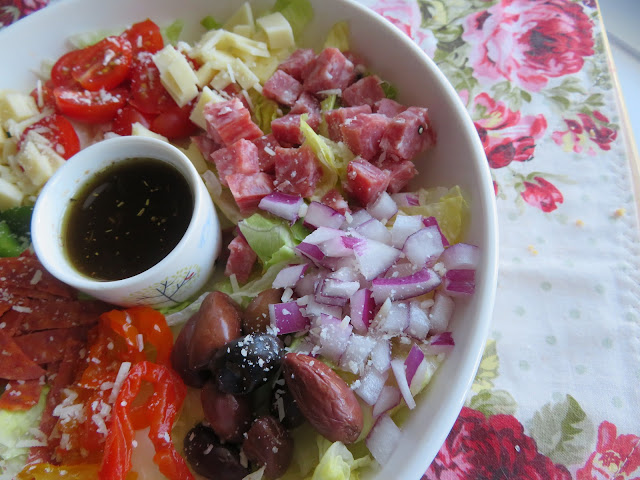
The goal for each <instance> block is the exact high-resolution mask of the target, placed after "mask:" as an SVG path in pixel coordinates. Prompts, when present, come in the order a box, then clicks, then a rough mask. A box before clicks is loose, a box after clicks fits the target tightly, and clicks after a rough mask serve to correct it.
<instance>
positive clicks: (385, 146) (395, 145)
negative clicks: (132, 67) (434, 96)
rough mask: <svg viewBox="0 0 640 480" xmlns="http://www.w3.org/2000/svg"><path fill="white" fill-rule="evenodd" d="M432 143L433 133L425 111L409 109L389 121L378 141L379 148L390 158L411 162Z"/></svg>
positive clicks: (433, 139)
mask: <svg viewBox="0 0 640 480" xmlns="http://www.w3.org/2000/svg"><path fill="white" fill-rule="evenodd" d="M434 143H435V132H433V130H432V128H431V121H430V120H429V115H428V114H427V109H426V108H423V107H409V108H407V109H406V110H405V111H404V112H402V113H399V114H398V115H396V116H395V117H394V118H393V119H391V122H390V123H389V125H388V126H387V128H386V130H385V132H384V135H383V136H382V139H381V140H380V148H381V149H382V151H384V152H386V154H387V155H390V156H391V158H398V159H400V160H411V159H412V158H413V157H415V156H416V155H417V154H418V153H420V152H422V151H424V150H426V149H427V148H429V147H430V146H431V145H433V144H434Z"/></svg>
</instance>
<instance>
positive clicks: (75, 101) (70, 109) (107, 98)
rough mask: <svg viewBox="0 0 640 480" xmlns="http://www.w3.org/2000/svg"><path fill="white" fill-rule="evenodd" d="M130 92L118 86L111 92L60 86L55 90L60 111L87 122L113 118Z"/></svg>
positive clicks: (57, 107) (100, 121)
mask: <svg viewBox="0 0 640 480" xmlns="http://www.w3.org/2000/svg"><path fill="white" fill-rule="evenodd" d="M128 95H129V92H127V90H125V89H124V88H116V89H114V90H112V91H110V92H106V91H104V90H101V91H99V92H90V91H89V90H77V89H73V88H64V87H58V88H56V89H55V90H54V91H53V96H54V97H55V100H56V109H57V110H58V112H60V113H63V114H64V115H67V116H68V117H70V118H73V119H75V120H79V121H81V122H86V123H103V122H108V121H109V120H112V119H113V118H114V117H115V116H116V113H117V112H118V110H119V109H121V108H122V107H124V105H125V103H126V102H127V97H128Z"/></svg>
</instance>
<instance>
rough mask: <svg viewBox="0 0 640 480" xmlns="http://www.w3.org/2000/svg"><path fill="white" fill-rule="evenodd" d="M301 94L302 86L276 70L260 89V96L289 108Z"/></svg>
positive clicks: (286, 74)
mask: <svg viewBox="0 0 640 480" xmlns="http://www.w3.org/2000/svg"><path fill="white" fill-rule="evenodd" d="M301 93H302V84H301V83H300V82H299V81H298V80H296V79H295V78H293V77H292V76H291V75H289V74H288V73H285V72H283V71H282V70H276V71H275V73H274V74H273V75H271V78H270V79H269V80H267V81H266V82H265V84H264V86H263V87H262V94H263V95H264V96H265V97H267V98H270V99H271V100H275V101H276V102H278V103H281V104H282V105H287V106H289V107H291V106H293V104H294V103H296V100H297V99H298V97H299V96H300V94H301Z"/></svg>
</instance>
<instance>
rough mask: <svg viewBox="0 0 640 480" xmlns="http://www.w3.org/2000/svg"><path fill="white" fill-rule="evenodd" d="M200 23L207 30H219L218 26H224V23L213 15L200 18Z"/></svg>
mask: <svg viewBox="0 0 640 480" xmlns="http://www.w3.org/2000/svg"><path fill="white" fill-rule="evenodd" d="M200 25H202V26H203V27H204V28H206V29H207V30H217V29H218V28H220V27H222V24H221V23H219V22H218V21H217V20H216V19H215V18H213V17H212V16H211V15H207V16H206V17H204V18H203V19H202V20H200Z"/></svg>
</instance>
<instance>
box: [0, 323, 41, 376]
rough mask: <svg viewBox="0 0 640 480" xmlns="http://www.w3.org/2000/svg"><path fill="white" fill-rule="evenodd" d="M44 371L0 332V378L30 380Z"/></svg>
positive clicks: (7, 336) (9, 338)
mask: <svg viewBox="0 0 640 480" xmlns="http://www.w3.org/2000/svg"><path fill="white" fill-rule="evenodd" d="M44 374H45V371H44V370H43V369H42V368H41V367H39V366H38V364H37V363H35V362H34V361H33V360H31V359H30V358H29V357H28V356H27V355H25V353H24V352H23V351H22V350H21V349H20V347H19V346H18V345H17V344H16V342H15V341H14V340H13V338H11V337H10V336H9V335H7V334H6V333H5V332H4V331H3V330H0V378H4V379H6V380H32V379H34V378H40V377H41V376H43V375H44Z"/></svg>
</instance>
